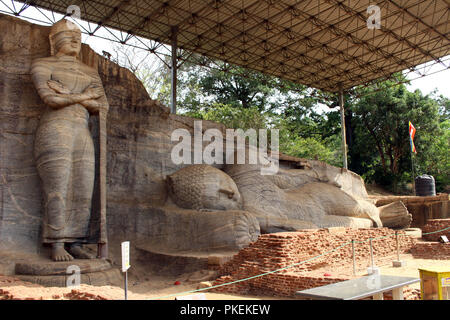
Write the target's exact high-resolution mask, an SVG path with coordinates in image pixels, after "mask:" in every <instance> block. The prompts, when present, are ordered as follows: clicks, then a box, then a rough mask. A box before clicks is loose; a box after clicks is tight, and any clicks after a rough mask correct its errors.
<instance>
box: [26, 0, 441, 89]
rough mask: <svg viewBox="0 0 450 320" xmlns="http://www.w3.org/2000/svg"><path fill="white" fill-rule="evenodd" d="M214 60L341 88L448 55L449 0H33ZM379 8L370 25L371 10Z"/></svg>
mask: <svg viewBox="0 0 450 320" xmlns="http://www.w3.org/2000/svg"><path fill="white" fill-rule="evenodd" d="M22 2H23V1H22ZM28 2H29V3H30V4H31V5H34V6H37V7H41V8H44V9H48V10H52V11H54V12H59V13H63V14H65V13H67V8H68V7H69V6H70V5H77V6H79V7H80V8H81V18H82V19H83V20H85V21H89V22H93V23H96V24H98V25H99V26H104V27H110V28H113V29H117V30H121V31H123V32H126V33H128V34H129V35H135V36H141V37H144V38H147V39H153V40H156V41H159V42H162V43H166V44H170V43H171V34H172V30H174V29H173V27H177V29H178V33H177V40H178V46H179V47H180V48H182V49H184V50H188V51H192V52H195V53H198V54H202V55H205V56H207V57H210V58H213V59H218V60H222V61H225V62H228V63H232V64H235V65H239V66H242V67H245V68H248V69H253V70H258V71H261V72H264V73H266V74H271V75H274V76H277V77H280V78H283V79H287V80H292V81H294V82H297V83H301V84H304V85H307V86H310V87H314V88H318V89H321V90H324V91H329V92H337V91H338V90H339V87H340V85H341V86H342V88H343V89H344V90H346V89H350V88H352V87H354V86H357V85H361V84H364V83H367V82H369V81H372V80H376V79H379V78H384V77H389V76H390V75H392V73H395V72H399V71H403V70H405V69H409V68H413V67H414V66H417V65H420V64H422V63H425V62H429V61H433V60H434V61H439V58H441V57H444V56H447V55H449V54H450V40H449V32H450V19H449V18H450V17H449V13H450V1H448V0H385V1H376V0H360V1H357V0H305V1H293V0H245V1H244V0H166V1H158V0H139V1H138V0H89V1H85V0H63V1H56V0H42V1H41V0H34V1H28ZM370 5H377V6H379V8H380V9H381V28H379V29H369V28H368V26H367V20H368V18H369V14H368V13H367V8H368V7H369V6H370Z"/></svg>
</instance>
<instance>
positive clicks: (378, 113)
mask: <svg viewBox="0 0 450 320" xmlns="http://www.w3.org/2000/svg"><path fill="white" fill-rule="evenodd" d="M394 84H395V83H394V82H393V81H385V82H382V83H378V84H377V88H376V90H374V88H367V89H365V90H366V94H365V95H364V96H363V97H361V98H360V99H359V100H357V101H356V103H355V104H354V105H353V106H352V110H351V111H352V112H353V113H354V117H353V124H352V126H353V127H354V128H355V131H356V132H357V135H356V136H357V140H358V141H357V142H356V143H355V144H354V146H353V148H355V150H353V152H352V153H353V154H355V153H357V154H360V155H361V156H362V157H360V159H359V161H358V162H359V164H358V165H359V167H360V169H363V171H366V172H362V173H363V174H364V173H367V171H369V170H372V172H373V175H372V177H373V178H374V180H375V181H376V182H378V183H380V184H383V185H388V186H391V187H392V189H393V191H394V192H396V191H398V186H399V183H401V182H406V180H409V181H412V176H411V174H410V172H411V158H410V157H411V152H410V144H409V131H408V122H409V121H411V122H412V123H413V124H414V126H415V127H416V129H417V133H416V138H415V144H416V148H417V150H418V155H417V158H418V159H417V160H418V161H416V163H417V167H418V168H421V167H422V164H423V163H424V161H425V159H427V158H428V157H429V156H430V152H431V151H432V149H433V147H431V146H433V145H434V143H435V135H436V133H438V132H439V131H440V129H439V119H440V116H439V106H438V103H437V101H436V100H435V99H433V98H432V97H429V96H423V95H422V93H421V92H420V91H419V90H416V91H414V92H409V91H408V90H407V89H406V86H405V85H394ZM373 150H376V153H377V157H375V153H374V152H373ZM361 159H364V160H365V161H366V162H365V163H364V164H363V163H362V162H361ZM378 162H379V166H374V165H376V164H377V163H378ZM362 165H364V167H365V168H363V167H362ZM418 168H416V172H418V170H417V169H418ZM419 171H420V170H419ZM359 173H360V174H361V172H359ZM424 173H425V172H424Z"/></svg>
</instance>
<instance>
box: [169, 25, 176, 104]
mask: <svg viewBox="0 0 450 320" xmlns="http://www.w3.org/2000/svg"><path fill="white" fill-rule="evenodd" d="M177 34H178V27H172V35H171V38H172V43H171V45H172V57H171V58H172V65H171V71H172V72H171V75H172V78H171V90H170V112H171V113H177V69H178V59H177V48H178V41H177Z"/></svg>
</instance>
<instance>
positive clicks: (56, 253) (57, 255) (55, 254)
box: [52, 243, 73, 261]
mask: <svg viewBox="0 0 450 320" xmlns="http://www.w3.org/2000/svg"><path fill="white" fill-rule="evenodd" d="M52 259H53V261H71V260H73V257H72V256H71V255H70V254H69V253H68V252H67V251H66V250H65V249H64V243H55V244H53V246H52Z"/></svg>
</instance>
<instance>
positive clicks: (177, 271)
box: [136, 247, 238, 276]
mask: <svg viewBox="0 0 450 320" xmlns="http://www.w3.org/2000/svg"><path fill="white" fill-rule="evenodd" d="M136 249H137V260H138V261H139V263H140V264H142V265H145V266H146V269H147V270H148V271H149V272H155V273H157V274H160V275H169V276H177V275H181V274H184V273H191V272H195V271H199V270H206V269H208V270H218V269H220V267H222V265H224V264H225V263H226V262H228V261H230V260H231V259H232V258H233V256H234V255H236V254H237V253H238V251H221V252H209V253H205V252H195V251H182V252H169V251H167V250H160V249H156V248H148V247H146V248H144V247H137V248H136Z"/></svg>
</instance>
